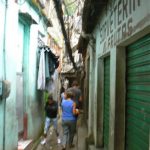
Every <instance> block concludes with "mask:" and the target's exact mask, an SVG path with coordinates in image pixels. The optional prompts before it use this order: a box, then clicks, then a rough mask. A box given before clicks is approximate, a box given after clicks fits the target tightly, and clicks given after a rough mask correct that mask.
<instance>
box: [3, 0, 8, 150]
mask: <svg viewBox="0 0 150 150" xmlns="http://www.w3.org/2000/svg"><path fill="white" fill-rule="evenodd" d="M7 9H8V0H5V14H4V36H3V66H4V80H6V25H7ZM5 122H6V97H4V116H3V150H5Z"/></svg>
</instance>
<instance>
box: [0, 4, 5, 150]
mask: <svg viewBox="0 0 150 150" xmlns="http://www.w3.org/2000/svg"><path fill="white" fill-rule="evenodd" d="M4 12H5V8H4V4H3V3H2V2H1V1H0V18H1V19H0V33H1V34H0V81H1V80H2V79H3V77H4V74H3V73H4V72H3V32H4V16H5V15H4ZM3 104H4V103H3V101H2V100H1V99H0V122H1V123H0V137H3V108H4V105H3ZM2 148H3V139H2V138H0V150H1V149H2Z"/></svg>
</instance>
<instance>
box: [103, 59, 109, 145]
mask: <svg viewBox="0 0 150 150" xmlns="http://www.w3.org/2000/svg"><path fill="white" fill-rule="evenodd" d="M109 102H110V57H106V58H105V59H104V129H103V130H104V135H103V137H104V147H105V148H108V140H109Z"/></svg>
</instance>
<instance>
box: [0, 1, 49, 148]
mask: <svg viewBox="0 0 150 150" xmlns="http://www.w3.org/2000/svg"><path fill="white" fill-rule="evenodd" d="M0 8H1V9H0V16H1V21H0V22H1V23H0V31H1V32H0V84H1V89H2V92H1V93H0V122H1V124H0V150H16V149H17V147H18V140H19V139H20V138H23V139H32V140H35V139H36V138H38V137H39V135H40V134H41V132H42V129H43V116H44V108H43V107H44V106H43V104H44V101H43V97H42V92H41V91H38V90H37V71H38V61H39V60H38V53H39V52H38V37H39V34H40V35H42V36H45V37H46V35H47V27H48V17H47V16H46V15H45V14H44V8H41V6H40V4H39V3H38V2H35V1H12V0H6V1H0ZM45 44H46V43H45ZM5 80H6V81H7V82H6V83H9V84H8V85H6V84H4V83H3V81H5ZM5 85H6V89H7V90H8V91H9V89H10V93H9V96H7V97H6V96H4V93H5V91H6V89H4V87H5Z"/></svg>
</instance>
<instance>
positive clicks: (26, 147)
mask: <svg viewBox="0 0 150 150" xmlns="http://www.w3.org/2000/svg"><path fill="white" fill-rule="evenodd" d="M32 146H33V142H32V140H20V141H18V150H31V148H32Z"/></svg>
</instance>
